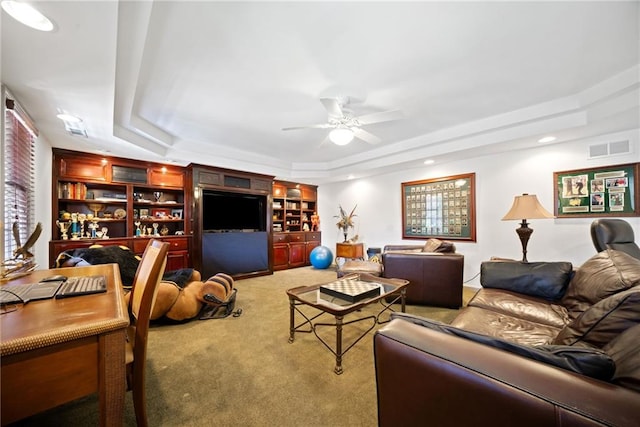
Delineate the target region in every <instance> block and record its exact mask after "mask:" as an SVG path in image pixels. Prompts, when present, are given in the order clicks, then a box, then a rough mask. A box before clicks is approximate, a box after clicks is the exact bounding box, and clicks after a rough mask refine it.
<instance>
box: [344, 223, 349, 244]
mask: <svg viewBox="0 0 640 427" xmlns="http://www.w3.org/2000/svg"><path fill="white" fill-rule="evenodd" d="M342 234H344V242H342V243H347V240H348V239H347V236H348V235H349V227H348V226H346V225H345V226H344V227H342Z"/></svg>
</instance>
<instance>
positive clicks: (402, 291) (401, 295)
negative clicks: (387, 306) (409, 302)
mask: <svg viewBox="0 0 640 427" xmlns="http://www.w3.org/2000/svg"><path fill="white" fill-rule="evenodd" d="M406 296H407V290H406V289H405V288H402V290H401V291H400V303H401V307H402V308H401V310H402V312H403V313H405V311H404V310H405V298H406Z"/></svg>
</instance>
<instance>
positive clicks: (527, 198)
mask: <svg viewBox="0 0 640 427" xmlns="http://www.w3.org/2000/svg"><path fill="white" fill-rule="evenodd" d="M541 218H554V216H553V215H552V214H551V213H549V212H548V211H547V210H546V209H545V208H544V207H543V206H542V205H541V204H540V202H539V201H538V198H537V197H536V195H535V194H526V193H525V194H523V195H522V196H516V197H515V198H514V199H513V206H511V209H510V210H509V212H507V214H506V215H505V216H504V217H502V220H503V221H508V220H518V221H520V220H523V219H541Z"/></svg>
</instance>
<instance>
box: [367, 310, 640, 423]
mask: <svg viewBox="0 0 640 427" xmlns="http://www.w3.org/2000/svg"><path fill="white" fill-rule="evenodd" d="M374 356H375V368H376V382H377V393H378V421H379V425H380V426H391V425H406V426H411V425H424V424H425V422H426V421H427V420H428V423H429V424H432V425H492V426H513V425H518V426H520V427H522V426H541V425H544V426H560V425H562V426H565V427H566V426H578V425H580V426H584V425H601V424H602V425H617V426H627V425H628V426H631V425H635V423H636V422H637V417H638V407H639V406H638V405H640V394H639V393H637V392H634V391H632V390H629V389H625V388H623V387H620V386H616V385H613V384H610V383H606V382H603V381H598V380H594V379H592V378H589V377H586V376H583V375H579V374H575V373H573V372H569V371H565V370H562V369H559V368H555V367H552V366H548V365H546V364H543V363H540V362H537V361H534V360H530V359H527V358H524V357H521V356H518V355H515V354H511V353H507V352H505V351H502V350H498V349H496V348H493V347H490V346H486V345H483V344H479V343H476V342H472V341H468V340H466V339H464V338H460V337H457V336H452V335H447V334H443V333H440V332H437V331H434V330H430V329H428V328H425V327H422V326H419V325H416V324H413V323H410V322H407V321H404V320H401V319H395V320H392V321H391V322H390V323H389V324H387V325H385V326H384V327H383V328H381V329H380V330H378V332H376V334H375V337H374Z"/></svg>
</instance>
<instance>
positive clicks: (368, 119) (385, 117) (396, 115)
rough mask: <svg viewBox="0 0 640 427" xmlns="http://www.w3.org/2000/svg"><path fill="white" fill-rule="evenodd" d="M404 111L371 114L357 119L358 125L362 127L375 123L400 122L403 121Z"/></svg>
mask: <svg viewBox="0 0 640 427" xmlns="http://www.w3.org/2000/svg"><path fill="white" fill-rule="evenodd" d="M403 118H404V116H403V115H402V111H400V110H392V111H383V112H381V113H371V114H365V115H364V116H359V117H356V120H358V123H360V124H361V125H370V124H373V123H380V122H389V121H391V120H400V119H403Z"/></svg>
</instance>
